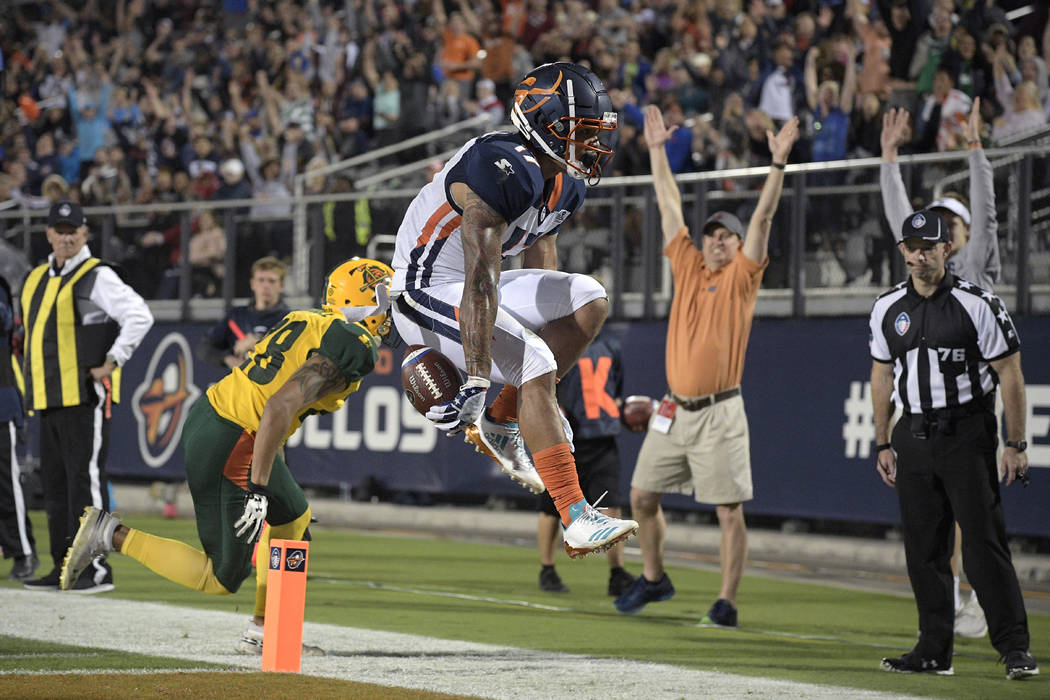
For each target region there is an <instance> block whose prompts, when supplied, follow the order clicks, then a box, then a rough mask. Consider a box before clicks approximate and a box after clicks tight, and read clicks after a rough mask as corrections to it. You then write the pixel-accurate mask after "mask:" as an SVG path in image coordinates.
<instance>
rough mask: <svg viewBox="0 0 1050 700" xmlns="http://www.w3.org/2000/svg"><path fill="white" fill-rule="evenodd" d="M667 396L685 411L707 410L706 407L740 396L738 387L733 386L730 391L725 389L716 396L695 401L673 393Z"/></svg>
mask: <svg viewBox="0 0 1050 700" xmlns="http://www.w3.org/2000/svg"><path fill="white" fill-rule="evenodd" d="M667 395H668V396H669V397H671V400H672V401H674V402H675V403H676V404H678V405H679V406H681V407H682V408H684V409H685V410H687V411H699V410H700V409H701V408H707V407H708V406H714V405H715V404H716V403H718V402H719V401H725V400H726V399H731V398H733V397H734V396H740V387H738V386H735V387H733V388H732V389H726V390H725V391H720V392H718V393H717V394H708V395H707V396H701V397H700V398H697V399H687V398H685V397H683V396H679V395H678V394H676V393H674V392H673V391H668V392H667Z"/></svg>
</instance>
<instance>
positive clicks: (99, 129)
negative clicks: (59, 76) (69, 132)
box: [67, 65, 112, 175]
mask: <svg viewBox="0 0 1050 700" xmlns="http://www.w3.org/2000/svg"><path fill="white" fill-rule="evenodd" d="M89 70H92V71H96V72H98V73H100V74H101V80H102V88H101V91H100V92H99V97H98V101H97V102H95V101H93V100H90V99H87V98H85V97H82V96H81V94H80V90H79V89H78V88H77V87H76V86H75V85H70V86H69V92H68V93H67V96H68V100H69V111H70V113H71V114H72V115H73V121H74V123H75V124H76V129H77V142H78V144H77V155H78V156H80V162H81V174H82V175H86V174H87V168H88V167H90V165H89V164H90V163H91V162H92V161H93V160H94V158H95V153H96V152H97V151H98V150H99V149H100V148H102V147H103V146H104V145H105V143H106V132H108V131H109V119H108V118H107V117H106V111H107V110H108V109H109V95H110V91H111V89H112V87H111V85H110V82H109V76H108V75H107V74H106V73H104V72H102V71H100V70H99V68H98V66H97V65H96V66H92V67H91V68H90V69H89Z"/></svg>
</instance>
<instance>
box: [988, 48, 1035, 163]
mask: <svg viewBox="0 0 1050 700" xmlns="http://www.w3.org/2000/svg"><path fill="white" fill-rule="evenodd" d="M1009 67H1010V58H1009V54H1008V52H1007V50H1006V46H1005V44H1000V45H999V48H998V49H997V50H996V52H995V58H994V60H993V62H992V70H993V73H994V75H995V96H996V98H997V99H998V100H999V105H1000V106H1001V107H1002V108H1003V114H1002V116H1001V117H999V118H998V119H996V120H995V123H994V125H993V127H992V140H993V141H995V142H996V143H1001V142H1003V141H1005V140H1007V139H1010V138H1012V137H1014V136H1017V135H1019V134H1024V133H1026V132H1030V131H1034V130H1035V129H1038V128H1039V127H1042V126H1045V125H1046V123H1047V116H1046V113H1045V112H1044V111H1043V108H1042V104H1041V103H1040V102H1039V89H1038V88H1037V87H1036V84H1035V83H1034V82H1032V81H1031V80H1024V81H1023V82H1021V83H1020V84H1019V85H1018V86H1017V87H1016V88H1014V86H1013V85H1011V84H1010V78H1009V76H1008V75H1007V71H1008V69H1009Z"/></svg>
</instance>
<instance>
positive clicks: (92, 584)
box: [69, 558, 113, 595]
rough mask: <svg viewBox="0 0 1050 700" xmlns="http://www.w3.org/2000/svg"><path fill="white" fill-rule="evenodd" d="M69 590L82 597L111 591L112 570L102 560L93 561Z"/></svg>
mask: <svg viewBox="0 0 1050 700" xmlns="http://www.w3.org/2000/svg"><path fill="white" fill-rule="evenodd" d="M69 590H70V592H72V593H80V594H83V595H92V594H94V593H106V592H107V591H112V590H113V569H112V568H111V567H110V565H109V564H108V563H106V561H105V560H104V559H101V558H99V559H94V560H92V562H91V563H90V564H88V567H87V568H86V569H84V572H83V573H82V574H80V578H78V579H77V582H76V583H74V584H73V587H72V588H70V589H69Z"/></svg>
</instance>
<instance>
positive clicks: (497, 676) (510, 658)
mask: <svg viewBox="0 0 1050 700" xmlns="http://www.w3.org/2000/svg"><path fill="white" fill-rule="evenodd" d="M0 608H2V609H4V610H6V611H8V614H5V615H0V634H3V635H10V636H14V637H21V638H25V639H36V640H42V641H51V642H62V643H66V644H76V645H81V646H86V647H99V648H104V649H116V650H121V651H128V652H136V653H142V654H151V655H155V656H167V657H174V658H181V659H187V660H189V661H197V662H211V663H217V664H226V665H229V666H236V667H241V668H244V669H246V670H247V669H250V670H256V669H258V668H259V659H258V657H247V656H242V655H239V654H237V653H235V652H234V645H235V644H236V642H237V640H238V639H239V636H240V633H241V630H242V629H243V628H244V625H245V624H246V622H247V616H245V615H243V614H238V613H228V612H215V611H208V610H197V609H193V608H181V607H174V606H170V605H163V604H159V603H139V602H134V601H128V600H120V599H116V598H107V597H105V596H93V597H88V596H78V595H72V594H68V593H42V592H34V591H19V590H14V589H0ZM16 610H17V611H18V612H17V614H12V613H13V612H14V611H16ZM303 639H304V641H305V642H307V643H309V644H315V645H318V646H321V647H322V648H324V649H325V650H326V651H327V652H328V654H329V655H328V656H325V657H304V658H303V660H302V669H303V673H304V674H309V675H312V676H325V677H329V678H340V679H344V680H352V681H358V682H363V683H376V684H379V685H386V686H400V687H404V688H416V689H421V690H430V691H436V692H443V693H456V694H460V695H473V696H477V697H484V698H500V699H502V698H506V699H507V700H517V699H518V698H523V697H540V696H547V697H553V696H558V697H572V698H574V700H590V699H593V700H610V699H612V698H637V697H642V698H645V699H646V700H660V699H662V698H668V699H677V698H701V697H703V698H713V697H718V698H723V697H743V696H746V697H750V698H755V697H760V698H761V697H770V698H772V697H776V698H780V697H792V698H826V699H827V700H832V699H837V698H845V697H849V698H865V699H875V698H879V699H889V698H906V697H909V696H904V695H893V694H889V693H879V692H874V691H866V690H856V689H853V688H841V687H834V686H820V685H814V684H809V683H793V682H790V681H782V680H772V679H765V678H751V677H747V676H738V675H733V674H728V673H718V672H714V671H697V670H691V669H686V668H681V667H677V666H670V665H666V664H655V663H645V662H641V661H627V660H622V659H601V658H594V657H587V656H577V655H570V654H558V653H553V652H546V651H535V650H530V649H517V648H514V647H504V646H496V645H492V644H476V643H473V642H460V641H451V640H445V639H435V638H431V637H423V636H419V635H410V634H400V633H396V632H382V631H375V630H365V629H357V628H353V627H340V626H336V625H324V624H319V623H313V622H307V623H306V626H305V629H304V632H303ZM117 672H120V671H117Z"/></svg>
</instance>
